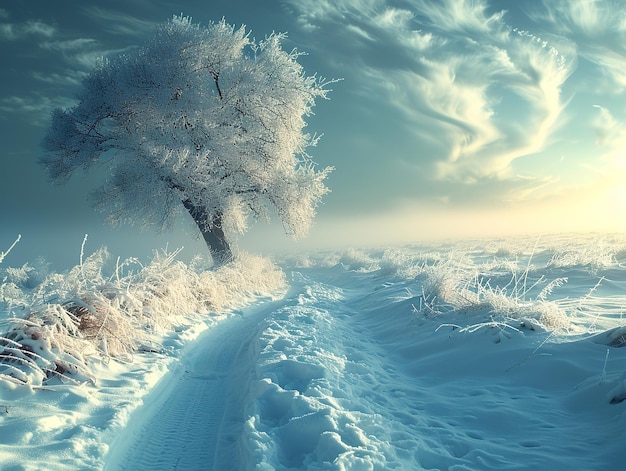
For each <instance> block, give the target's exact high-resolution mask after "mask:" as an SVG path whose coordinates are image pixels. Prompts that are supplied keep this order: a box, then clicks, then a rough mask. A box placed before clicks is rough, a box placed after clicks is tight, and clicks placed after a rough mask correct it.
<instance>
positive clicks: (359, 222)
mask: <svg viewBox="0 0 626 471" xmlns="http://www.w3.org/2000/svg"><path fill="white" fill-rule="evenodd" d="M181 13H182V14H183V15H185V16H190V17H192V18H193V21H194V22H197V23H201V24H207V23H208V22H209V21H218V20H220V19H221V18H225V20H226V21H227V22H228V23H230V24H233V25H236V26H240V25H242V24H244V25H246V27H247V28H248V29H249V30H251V31H252V33H251V34H252V36H254V37H256V38H263V37H265V36H266V35H268V34H270V33H271V32H272V31H278V32H286V33H287V35H288V38H287V39H286V40H285V41H284V43H283V46H284V48H285V49H289V50H291V49H292V48H297V49H298V50H299V51H303V52H306V55H305V56H302V57H301V58H300V62H301V63H302V64H303V66H304V68H305V70H306V72H307V73H308V74H313V73H317V74H318V75H320V76H323V77H327V78H335V79H341V81H339V82H337V83H334V84H333V85H332V87H331V88H332V92H331V93H330V94H329V98H330V100H328V101H326V100H322V101H318V103H317V105H316V107H315V109H314V112H315V115H314V116H311V117H309V118H308V120H307V122H308V127H307V131H308V132H310V133H318V134H323V137H322V139H321V141H320V142H319V144H318V145H317V147H316V148H314V149H311V151H310V153H311V154H312V156H313V158H314V160H315V161H316V162H318V163H319V164H320V166H321V167H326V166H333V167H335V171H334V172H333V173H332V174H331V175H330V177H329V179H328V180H327V185H328V186H329V188H330V189H331V193H330V194H328V195H327V196H326V197H325V201H324V204H323V205H322V206H320V207H319V208H318V215H317V219H316V223H315V225H314V227H313V230H312V231H311V234H310V237H309V238H308V239H306V240H304V241H300V242H298V243H297V244H296V243H293V242H291V241H290V240H289V239H288V237H287V236H285V235H284V234H283V233H282V229H281V227H280V225H279V224H276V223H274V224H269V225H268V224H264V223H262V222H260V223H258V224H256V225H255V226H254V227H253V228H252V229H251V230H250V231H249V232H248V233H247V234H246V235H245V236H243V237H241V238H240V239H239V241H238V244H239V246H240V247H241V248H242V249H244V250H248V251H257V252H261V253H271V252H273V251H276V250H283V249H286V248H287V249H294V250H299V249H310V248H318V247H339V246H346V245H348V246H366V245H370V246H371V245H385V244H397V243H407V242H418V241H424V240H441V239H456V238H467V237H484V236H489V237H506V236H510V235H513V234H525V235H527V234H547V233H555V232H559V233H563V232H572V231H580V232H617V233H622V232H623V231H625V230H626V221H625V218H623V217H622V211H623V207H624V205H626V154H625V152H626V151H625V150H624V149H626V95H625V93H624V87H625V86H626V5H625V4H624V3H623V2H622V1H617V0H616V1H611V0H603V1H593V0H544V1H541V0H515V1H512V0H510V1H506V0H489V1H487V0H466V1H463V0H394V1H392V0H263V1H261V0H256V1H255V0H209V1H206V0H205V1H195V0H182V1H176V2H171V1H159V0H157V1H155V0H149V1H148V0H133V1H119V0H110V1H107V2H106V3H105V2H96V1H88V0H84V1H81V2H72V1H69V0H58V1H55V2H49V1H47V0H29V1H28V2H3V3H2V4H0V51H1V54H2V59H3V64H4V65H3V72H2V74H1V75H0V90H1V91H0V123H1V126H0V139H1V141H0V142H2V146H3V154H2V157H1V159H2V160H1V170H0V252H1V251H3V250H6V248H8V246H9V245H10V244H11V243H12V242H13V240H15V238H16V237H17V235H18V234H21V235H22V240H21V241H20V243H19V244H18V245H17V246H16V248H15V249H14V251H13V252H12V253H11V254H10V257H14V259H15V260H21V263H23V262H26V261H28V260H31V259H32V257H35V256H39V255H43V256H44V257H46V259H49V260H51V262H52V263H62V261H63V260H67V259H68V257H69V259H71V258H72V257H74V258H73V259H71V260H70V261H71V263H72V264H73V263H75V262H76V261H77V260H78V257H79V256H80V251H81V243H82V241H83V239H84V235H85V234H89V238H88V242H87V244H86V246H87V247H86V249H85V250H86V251H87V252H89V251H93V250H95V249H97V248H98V247H99V246H100V245H107V246H108V247H109V250H110V251H111V252H112V254H113V255H121V256H122V257H127V256H142V255H143V254H144V253H145V252H146V251H152V250H153V249H163V248H165V247H168V248H170V249H172V248H176V247H180V246H185V247H187V248H186V249H185V250H186V251H187V253H188V254H193V253H194V251H197V250H202V249H203V247H202V244H201V243H200V241H199V240H198V239H197V236H196V234H195V232H194V228H193V227H192V226H191V225H188V224H187V223H186V222H185V221H181V223H180V225H179V226H180V227H177V228H176V229H174V230H173V231H171V232H168V233H164V234H160V235H155V234H154V233H150V232H141V231H140V230H139V229H138V228H136V227H121V228H111V227H108V226H106V224H105V223H104V218H105V215H104V214H100V213H97V212H95V211H94V210H93V209H92V208H91V207H90V206H89V193H90V192H91V191H92V190H93V189H95V188H96V186H97V184H98V183H97V182H98V175H94V172H92V173H90V174H87V175H84V174H77V175H76V176H75V177H73V178H72V179H71V180H70V181H69V182H68V183H67V184H65V185H63V186H53V185H51V184H50V182H49V181H48V180H47V176H46V174H45V172H44V170H43V168H42V167H41V166H40V165H39V164H38V163H37V159H38V157H39V156H40V155H41V149H40V142H41V139H42V137H43V135H44V134H45V132H46V129H47V126H49V123H50V112H51V111H52V110H53V109H54V108H57V107H69V106H72V104H73V103H75V101H74V100H75V97H76V94H77V93H78V91H79V90H80V84H81V80H82V78H83V77H84V76H85V74H87V73H88V72H89V70H90V69H91V68H92V67H93V65H94V63H95V61H96V60H97V59H98V58H100V57H103V56H113V55H116V54H121V53H123V52H125V51H128V50H130V49H131V48H133V47H136V46H138V45H141V44H142V43H143V42H144V41H145V40H146V39H148V38H149V37H150V36H151V34H152V33H153V31H154V28H155V26H156V25H158V24H160V23H163V22H164V21H167V20H168V19H169V18H171V17H172V16H173V15H180V14H181ZM96 173H97V172H96ZM68 254H70V255H69V256H68ZM9 260H10V259H9V258H8V257H7V262H6V263H9Z"/></svg>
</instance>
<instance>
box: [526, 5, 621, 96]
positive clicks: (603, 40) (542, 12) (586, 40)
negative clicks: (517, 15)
mask: <svg viewBox="0 0 626 471" xmlns="http://www.w3.org/2000/svg"><path fill="white" fill-rule="evenodd" d="M540 5H541V7H540V8H539V7H536V8H534V9H532V10H531V11H530V12H529V14H530V15H531V17H532V18H533V19H534V20H535V21H537V22H538V23H539V24H542V25H544V26H545V27H546V28H547V29H551V30H554V31H559V32H560V34H562V35H565V36H567V37H568V38H570V39H571V40H572V41H575V42H576V44H577V47H578V50H579V54H580V55H581V56H582V57H584V58H585V59H586V60H588V61H590V62H592V63H594V64H596V65H597V66H598V68H599V70H600V72H601V73H602V74H604V75H605V76H606V78H607V79H608V80H609V81H610V85H611V86H612V87H613V90H614V92H616V93H621V92H622V90H623V88H624V87H626V5H625V4H624V2H622V1H620V0H549V1H546V0H544V2H543V3H542V4H540ZM604 85H605V84H602V85H601V86H602V92H604V93H606V92H609V91H610V90H611V87H610V86H609V87H607V86H604Z"/></svg>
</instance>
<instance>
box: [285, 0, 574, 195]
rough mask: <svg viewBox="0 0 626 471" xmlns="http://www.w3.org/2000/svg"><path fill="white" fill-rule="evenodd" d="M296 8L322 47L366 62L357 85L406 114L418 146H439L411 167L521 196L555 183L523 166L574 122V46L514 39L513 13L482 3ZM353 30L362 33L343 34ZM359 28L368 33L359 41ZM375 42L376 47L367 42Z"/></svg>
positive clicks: (415, 1) (299, 4)
mask: <svg viewBox="0 0 626 471" xmlns="http://www.w3.org/2000/svg"><path fill="white" fill-rule="evenodd" d="M292 6H293V7H294V8H296V9H297V10H298V12H299V15H300V21H301V23H302V24H306V25H307V30H309V31H312V32H315V36H316V38H317V39H318V40H320V41H325V40H328V41H333V44H335V45H336V46H335V48H336V49H341V48H343V49H344V51H343V54H344V55H345V56H346V57H350V58H351V59H352V60H353V61H354V60H355V59H356V60H357V61H358V62H359V64H360V67H359V69H358V72H356V73H355V74H351V75H352V76H351V77H349V78H347V79H346V81H347V82H350V83H355V84H358V85H357V86H358V87H361V88H362V89H363V90H366V92H364V93H363V94H364V96H368V98H369V99H370V100H376V102H377V106H380V107H381V110H382V109H384V107H388V106H393V107H394V108H395V109H396V110H401V111H402V113H403V115H404V116H405V119H406V127H407V128H408V129H410V132H412V133H413V135H414V138H415V142H416V145H417V143H418V142H421V143H423V142H430V143H431V144H432V145H431V147H430V148H429V150H431V152H430V153H428V154H425V153H423V152H421V151H420V149H416V151H415V153H414V155H413V156H404V157H403V159H410V158H413V159H415V160H417V161H420V162H421V163H422V165H421V166H420V168H421V169H423V168H424V165H423V164H424V163H429V165H430V166H431V169H432V170H433V172H434V174H435V176H437V177H438V178H439V179H440V180H449V181H452V182H457V183H464V184H467V185H476V184H478V183H481V184H484V183H485V182H487V181H494V180H498V181H503V182H505V183H506V184H509V185H510V187H511V188H520V189H521V188H522V187H524V188H525V190H524V191H521V190H520V195H529V194H531V193H532V192H533V191H534V189H533V188H536V189H540V188H543V187H545V186H546V185H549V184H550V183H551V182H553V179H551V178H550V177H547V178H546V177H545V176H541V177H537V178H533V177H532V176H529V175H528V176H523V177H522V176H520V175H519V172H517V171H516V170H515V169H514V163H515V162H516V161H517V160H518V159H522V158H524V157H525V156H528V155H531V154H533V153H537V152H539V151H541V150H542V149H544V148H545V146H546V145H547V144H548V143H549V142H550V139H551V138H552V136H553V134H554V133H555V131H556V130H558V128H559V124H560V122H561V120H562V119H563V118H564V117H563V112H564V109H565V108H566V105H567V103H568V98H567V97H563V96H562V87H563V85H564V83H565V81H566V80H567V79H568V77H569V76H570V75H571V73H572V72H573V71H574V69H575V67H576V54H575V49H574V47H573V46H572V45H571V44H570V43H568V42H566V41H564V42H561V43H559V44H558V46H559V50H557V48H556V47H554V46H552V45H551V43H550V42H548V41H547V40H543V39H541V38H539V37H538V36H536V35H534V34H531V33H529V32H524V31H518V30H516V29H514V28H513V27H512V26H511V25H509V24H507V23H506V15H505V12H503V11H494V10H493V8H489V5H488V4H487V2H485V1H481V0H476V1H472V2H468V1H464V0H446V1H441V2H431V1H426V0H409V1H407V2H404V4H403V8H398V7H396V6H391V5H390V2H387V1H384V0H358V1H352V2H346V1H341V0H339V1H334V2H331V1H329V0H327V1H323V0H316V1H314V2H313V1H311V0H309V1H306V0H298V1H295V0H293V1H292ZM345 23H349V24H350V25H351V26H352V27H351V28H341V27H340V25H341V24H345ZM356 27H358V31H359V32H364V33H365V34H363V33H359V36H360V37H359V38H358V39H357V38H356V37H355V36H356V34H357V33H355V31H356ZM327 35H328V36H327ZM365 35H367V37H368V38H371V41H369V42H363V40H362V38H363V37H365ZM322 38H326V39H322ZM357 44H358V47H357V46H356V45H357ZM337 53H338V54H341V53H342V52H341V51H337ZM357 74H358V75H357ZM373 97H378V98H373ZM511 109H513V110H514V111H513V112H511V111H510V110H511ZM432 150H434V151H435V152H432ZM514 182H515V184H513V183H514ZM533 185H534V186H533ZM502 186H503V187H505V186H506V185H502Z"/></svg>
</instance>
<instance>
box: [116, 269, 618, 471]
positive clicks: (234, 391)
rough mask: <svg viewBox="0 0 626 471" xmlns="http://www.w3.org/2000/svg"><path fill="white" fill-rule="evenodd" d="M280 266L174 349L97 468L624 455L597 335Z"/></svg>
mask: <svg viewBox="0 0 626 471" xmlns="http://www.w3.org/2000/svg"><path fill="white" fill-rule="evenodd" d="M289 276H290V291H289V293H288V294H287V295H286V296H285V297H284V298H283V299H281V300H278V301H274V302H266V303H261V304H257V305H256V306H253V307H251V308H249V309H247V310H245V311H244V312H243V313H242V312H239V313H238V314H236V315H234V316H231V317H229V318H227V319H225V320H224V321H221V322H220V323H218V324H217V325H215V326H213V327H212V328H210V329H208V330H207V331H206V332H204V333H203V334H202V335H201V336H200V337H199V338H198V339H197V340H195V341H193V342H192V343H190V344H188V345H187V346H186V347H185V348H184V350H183V351H182V353H181V357H180V359H179V360H177V361H176V362H175V363H173V364H174V365H175V366H173V367H171V369H170V372H169V374H167V375H165V376H164V377H163V379H162V380H161V382H160V383H159V384H158V385H157V386H156V387H155V388H154V389H153V391H152V392H151V393H149V394H148V396H146V398H145V399H144V401H143V405H142V406H140V407H138V408H137V409H136V410H135V411H134V412H133V414H132V415H131V417H130V419H129V421H128V425H127V426H126V427H125V428H124V429H123V431H122V433H121V435H119V436H118V437H117V438H116V439H115V441H114V442H113V443H112V444H111V446H110V448H109V454H108V455H107V456H106V457H105V461H106V467H105V469H108V470H124V469H127V470H139V471H141V470H146V471H147V470H171V469H172V470H173V469H176V470H249V469H250V470H251V469H261V470H278V471H287V470H295V469H298V470H304V469H306V470H307V471H312V470H331V469H332V470H380V471H383V470H393V469H397V470H405V469H415V470H420V469H449V470H452V469H455V470H467V469H484V470H501V469H520V470H521V469H554V470H565V469H605V468H603V466H604V465H606V464H608V463H614V462H618V461H620V460H622V459H623V457H624V454H623V451H622V447H621V445H620V439H619V438H617V437H623V436H624V431H623V427H622V426H621V425H620V423H621V422H620V415H619V414H620V411H621V409H620V408H619V407H615V406H613V405H611V404H610V403H609V401H608V400H607V399H606V397H607V394H608V393H609V391H610V390H611V389H612V388H614V387H615V385H616V384H618V381H619V380H617V379H611V380H609V378H610V375H608V376H607V379H605V380H601V381H600V382H598V381H597V380H596V379H595V378H594V375H595V374H596V372H597V369H598V363H599V362H601V361H602V359H604V358H607V353H606V347H605V346H603V345H598V344H596V343H594V342H590V341H577V342H564V343H561V342H556V343H551V342H547V343H545V344H544V341H545V340H547V339H548V338H549V337H550V336H551V334H549V333H541V332H535V331H527V332H525V333H524V332H522V331H519V330H517V329H515V330H511V333H509V332H503V331H502V329H501V328H499V327H494V326H493V325H490V324H488V323H487V324H484V327H480V328H476V329H475V330H472V331H471V332H466V333H461V332H459V330H460V329H458V328H457V329H451V328H450V327H445V328H439V327H441V325H442V322H441V321H440V320H437V319H429V318H427V317H423V316H422V317H420V316H416V314H415V312H414V311H413V306H414V305H415V304H416V303H418V302H419V299H418V298H417V297H416V296H414V295H413V294H412V293H413V291H412V290H413V289H414V285H415V282H414V281H413V280H410V279H409V280H401V279H398V278H394V277H388V276H381V275H380V273H376V272H372V273H359V272H355V271H352V272H347V271H344V270H343V269H342V268H340V267H336V268H331V269H320V270H316V269H310V270H307V269H302V270H298V271H292V272H291V273H290V275H289ZM469 315H470V314H468V313H464V314H461V315H459V316H457V317H454V318H450V319H455V321H456V322H460V321H462V320H463V319H465V320H466V321H467V320H470V319H468V317H467V316H469ZM478 319H480V317H478V318H477V320H478ZM537 351H539V353H537ZM611 355H612V356H611V361H615V362H617V363H614V364H618V363H619V362H620V361H622V360H621V359H623V358H624V357H623V352H622V351H615V352H612V353H611ZM574 356H575V357H576V360H575V361H573V360H572V358H573V357H574ZM612 365H613V363H611V364H608V365H607V366H606V368H609V369H611V368H615V367H614V366H612ZM556 372H558V374H557V373H556ZM547 378H550V380H547ZM582 404H584V405H585V406H584V407H581V405H582ZM620 407H621V406H620ZM590 431H593V432H590ZM590 443H591V444H593V446H589V444H590ZM600 444H602V446H600Z"/></svg>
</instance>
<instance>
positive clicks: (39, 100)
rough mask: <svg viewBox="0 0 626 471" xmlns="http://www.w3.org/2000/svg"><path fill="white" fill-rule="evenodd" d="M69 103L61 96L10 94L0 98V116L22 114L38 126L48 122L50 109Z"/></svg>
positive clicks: (6, 116) (65, 105) (8, 117)
mask: <svg viewBox="0 0 626 471" xmlns="http://www.w3.org/2000/svg"><path fill="white" fill-rule="evenodd" d="M71 104H72V102H71V101H70V100H68V99H66V98H63V97H59V98H53V99H52V98H49V97H46V96H42V95H31V96H28V97H23V96H10V97H7V98H2V99H0V112H2V113H0V117H1V118H2V119H14V117H15V116H16V115H23V116H25V117H27V119H28V120H29V122H30V124H32V125H37V126H39V125H43V124H46V123H48V121H49V118H50V113H51V112H52V110H54V109H55V108H59V107H68V106H70V105H71Z"/></svg>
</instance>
